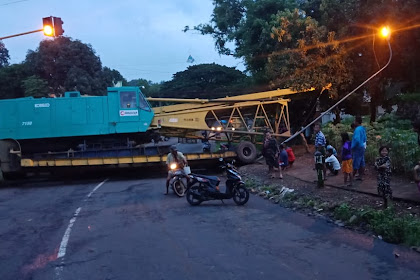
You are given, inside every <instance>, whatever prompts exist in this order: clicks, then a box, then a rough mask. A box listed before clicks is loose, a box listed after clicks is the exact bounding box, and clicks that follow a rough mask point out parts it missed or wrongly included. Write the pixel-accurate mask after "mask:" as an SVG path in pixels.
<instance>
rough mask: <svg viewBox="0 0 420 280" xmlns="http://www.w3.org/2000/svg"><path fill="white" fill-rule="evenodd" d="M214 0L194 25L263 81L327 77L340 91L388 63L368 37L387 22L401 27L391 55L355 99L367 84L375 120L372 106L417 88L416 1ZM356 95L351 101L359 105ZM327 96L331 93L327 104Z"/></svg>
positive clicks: (307, 81) (302, 82)
mask: <svg viewBox="0 0 420 280" xmlns="http://www.w3.org/2000/svg"><path fill="white" fill-rule="evenodd" d="M213 3H214V9H213V14H212V18H211V20H210V22H209V23H207V24H200V25H198V26H196V27H194V29H195V30H198V31H200V32H201V34H204V35H211V36H212V37H213V38H214V40H215V46H216V48H217V49H218V51H219V53H221V54H228V55H234V56H236V57H240V58H244V60H245V62H246V66H247V70H249V72H250V73H251V74H252V75H253V77H254V78H255V80H256V81H257V82H259V83H261V84H264V83H271V86H272V87H277V86H293V87H295V88H299V87H302V88H304V87H307V86H317V87H320V86H323V84H324V83H325V82H328V80H332V82H331V83H332V88H331V90H330V91H329V93H330V95H331V96H334V97H338V96H340V97H341V96H343V94H345V93H348V92H349V91H350V90H352V89H354V88H355V87H356V86H358V85H359V84H360V83H362V82H363V81H365V80H366V79H367V78H368V77H369V76H370V75H372V74H373V73H375V72H376V71H377V70H378V69H379V68H380V67H382V66H383V65H385V63H386V61H387V58H388V56H389V53H388V48H387V46H386V43H384V42H381V41H379V40H376V41H373V40H374V38H375V32H376V30H377V29H378V28H379V27H380V26H381V25H383V24H385V23H388V24H390V23H391V26H392V27H393V29H394V30H397V31H398V32H397V34H394V35H393V38H395V37H396V36H398V39H397V40H395V41H394V40H393V41H392V44H393V49H394V60H393V62H392V63H391V65H390V66H389V67H388V68H387V69H386V70H385V71H384V72H383V73H381V75H380V76H378V77H377V78H376V79H375V80H372V81H371V82H370V83H369V84H367V85H366V86H365V87H364V88H363V89H361V91H360V92H359V93H358V96H354V97H353V98H358V99H359V100H358V103H359V104H361V103H362V100H361V98H362V96H363V91H367V92H368V93H369V94H370V95H371V97H372V98H371V100H372V102H371V103H370V104H371V115H372V118H371V119H372V120H375V112H376V106H377V105H380V104H382V105H386V106H388V107H389V106H390V105H392V103H393V102H394V101H393V100H395V98H394V97H393V95H394V96H396V94H401V93H403V92H405V91H406V92H416V91H418V88H419V85H420V82H419V81H420V80H419V79H418V76H419V74H420V68H419V67H417V65H418V64H419V63H420V53H418V52H417V51H416V50H417V49H418V48H419V47H420V46H419V45H420V32H419V28H415V27H416V26H417V25H416V23H417V22H418V16H417V11H418V10H419V9H420V2H419V1H416V0H407V1H393V0H381V1H380V5H378V1H370V0H368V1H366V0H347V1H341V0H312V1H309V0H299V1H297V0H296V1H286V0H283V1H278V0H277V1H274V0H253V1H251V0H214V1H213ZM289 11H293V12H289ZM189 29H190V28H189V27H186V28H185V31H187V30H189ZM232 43H233V46H232ZM312 46H315V47H312ZM331 93H332V94H331ZM385 93H387V94H385ZM354 101H355V100H352V102H350V103H352V104H356V103H357V102H354ZM332 103H334V102H331V100H330V99H328V102H327V103H326V105H327V106H330V105H331V104H332ZM347 109H354V108H349V107H347ZM361 109H362V108H360V110H361ZM359 113H360V112H359Z"/></svg>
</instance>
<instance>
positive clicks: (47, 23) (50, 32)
mask: <svg viewBox="0 0 420 280" xmlns="http://www.w3.org/2000/svg"><path fill="white" fill-rule="evenodd" d="M42 26H43V29H44V35H45V36H54V27H53V20H52V17H45V18H43V19H42Z"/></svg>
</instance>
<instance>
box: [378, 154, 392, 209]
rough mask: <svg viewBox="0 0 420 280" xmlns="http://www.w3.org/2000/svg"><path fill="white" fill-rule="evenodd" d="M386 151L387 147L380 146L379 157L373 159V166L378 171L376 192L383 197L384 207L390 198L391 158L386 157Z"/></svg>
mask: <svg viewBox="0 0 420 280" xmlns="http://www.w3.org/2000/svg"><path fill="white" fill-rule="evenodd" d="M388 153H389V149H388V147H386V146H382V147H380V148H379V155H380V157H378V158H377V159H376V161H375V168H376V170H377V171H378V194H379V195H380V196H382V198H383V199H384V207H385V208H387V207H388V200H390V199H392V189H391V160H390V159H389V157H388Z"/></svg>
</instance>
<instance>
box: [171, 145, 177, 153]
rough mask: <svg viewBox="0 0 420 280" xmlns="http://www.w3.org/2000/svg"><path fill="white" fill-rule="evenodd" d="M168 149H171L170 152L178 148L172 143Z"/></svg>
mask: <svg viewBox="0 0 420 280" xmlns="http://www.w3.org/2000/svg"><path fill="white" fill-rule="evenodd" d="M170 150H171V152H172V151H173V152H175V151H178V148H177V147H176V146H175V145H172V146H171V147H170Z"/></svg>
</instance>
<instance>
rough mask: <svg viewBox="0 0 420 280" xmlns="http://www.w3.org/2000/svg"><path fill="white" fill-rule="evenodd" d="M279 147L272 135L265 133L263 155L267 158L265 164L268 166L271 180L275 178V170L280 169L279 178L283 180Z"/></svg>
mask: <svg viewBox="0 0 420 280" xmlns="http://www.w3.org/2000/svg"><path fill="white" fill-rule="evenodd" d="M278 152H279V149H278V146H277V141H276V139H274V138H273V137H272V136H271V133H270V132H269V131H267V132H266V133H265V139H264V145H263V150H262V154H263V156H264V158H265V162H266V163H267V165H268V173H269V175H270V176H271V178H275V177H276V176H275V173H274V168H278V169H279V178H280V179H283V174H282V173H281V168H280V167H279V161H278V157H277V155H278Z"/></svg>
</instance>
